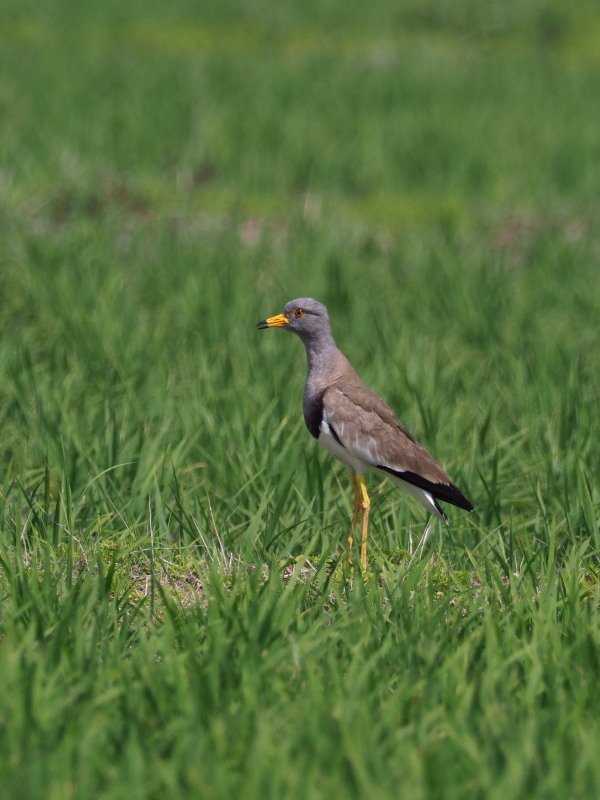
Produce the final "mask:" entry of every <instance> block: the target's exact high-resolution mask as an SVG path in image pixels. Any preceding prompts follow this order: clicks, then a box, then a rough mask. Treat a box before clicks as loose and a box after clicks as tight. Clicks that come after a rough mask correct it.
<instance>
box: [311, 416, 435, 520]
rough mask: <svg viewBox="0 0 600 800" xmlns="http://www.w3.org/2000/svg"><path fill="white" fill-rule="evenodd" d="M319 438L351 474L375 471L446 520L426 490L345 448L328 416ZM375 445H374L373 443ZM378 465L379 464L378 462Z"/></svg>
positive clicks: (352, 449) (396, 468)
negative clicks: (331, 426)
mask: <svg viewBox="0 0 600 800" xmlns="http://www.w3.org/2000/svg"><path fill="white" fill-rule="evenodd" d="M319 431H320V433H319V438H318V439H317V441H318V442H319V444H320V445H321V447H324V448H325V450H327V451H328V452H330V453H331V455H332V456H335V458H337V459H338V461H341V462H342V464H343V465H344V466H345V467H346V469H349V470H350V472H355V473H356V474H357V475H362V474H363V473H365V472H366V471H367V470H369V469H374V470H375V471H376V472H378V473H379V474H380V475H383V476H384V477H385V478H389V479H390V480H391V481H393V482H394V483H395V484H396V486H399V487H400V488H401V489H403V490H404V491H405V492H406V493H407V494H410V495H412V497H415V498H416V499H417V500H418V501H419V503H421V505H422V506H423V508H424V509H425V510H426V511H428V512H429V513H430V514H435V516H436V517H439V518H440V519H444V517H443V516H442V515H441V514H440V512H439V511H438V510H437V508H436V505H435V501H434V499H433V496H432V494H431V493H430V492H426V491H425V490H424V489H420V488H419V487H418V486H413V484H412V483H407V482H406V481H403V480H402V479H401V478H398V477H396V476H395V475H390V473H389V472H386V471H385V470H382V469H377V467H376V466H375V464H374V463H373V462H372V461H370V460H368V458H367V455H368V454H367V453H364V452H357V448H356V447H354V448H351V447H343V446H342V445H341V444H340V443H339V442H338V441H337V440H336V438H335V437H334V435H333V434H332V433H331V429H330V427H329V423H328V422H327V418H326V415H323V420H322V422H321V426H320V428H319ZM373 444H374V443H373ZM376 463H377V462H376ZM379 463H381V462H379ZM384 466H386V467H387V466H389V467H390V468H391V469H394V470H397V471H398V472H404V470H403V469H402V467H399V466H396V465H394V464H385V465H384Z"/></svg>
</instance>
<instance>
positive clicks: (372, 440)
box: [256, 297, 473, 569]
mask: <svg viewBox="0 0 600 800" xmlns="http://www.w3.org/2000/svg"><path fill="white" fill-rule="evenodd" d="M256 327H257V328H260V329H263V328H285V329H286V330H288V331H292V333H296V334H297V335H298V336H299V337H300V338H301V339H302V341H303V342H304V346H305V348H306V355H307V358H308V374H307V376H306V386H305V387H304V401H303V409H304V419H305V421H306V425H307V427H308V430H309V431H310V433H311V434H312V435H313V436H314V437H315V439H316V440H317V441H318V442H319V444H321V445H323V447H324V448H325V449H326V450H329V452H330V453H331V454H332V455H334V456H335V457H336V458H337V459H339V460H340V461H341V462H342V464H343V465H344V466H345V467H347V468H348V469H349V470H350V476H351V478H352V485H353V487H354V515H353V517H352V525H351V527H350V535H349V536H348V549H349V550H350V549H351V548H352V545H353V542H354V529H355V528H356V524H357V522H358V518H359V516H360V512H361V511H362V514H363V517H362V544H361V552H360V563H361V567H362V568H363V569H366V566H367V536H368V530H369V508H370V505H371V502H370V500H369V495H368V493H367V487H366V485H365V480H364V478H363V473H365V472H366V471H367V470H368V469H374V470H375V471H376V472H379V473H380V474H381V475H385V476H386V477H388V478H391V479H392V480H393V481H394V483H396V484H397V485H398V486H400V487H401V488H402V489H404V491H406V492H408V493H409V494H411V495H413V496H414V497H416V498H417V500H419V502H420V503H421V504H422V505H423V506H424V507H425V509H426V510H427V511H429V512H430V513H431V514H434V515H435V516H437V517H439V518H441V519H443V520H446V519H447V517H446V515H445V514H444V512H443V511H442V509H441V508H440V505H439V503H438V500H442V501H444V502H446V503H451V504H452V505H455V506H458V507H459V508H464V509H466V510H467V511H471V510H472V509H473V505H472V504H471V502H470V501H469V500H467V498H466V497H465V496H464V494H463V493H462V492H461V491H460V489H458V488H457V487H456V486H455V485H454V484H453V483H452V481H451V480H450V478H449V477H448V476H447V475H446V473H445V472H444V470H443V469H442V468H441V467H440V465H439V464H438V463H437V461H435V459H433V458H432V456H430V455H429V453H428V452H427V450H425V448H424V447H422V446H421V445H420V444H419V443H418V442H417V441H416V439H415V438H414V436H412V434H411V433H409V432H408V431H407V430H406V428H405V427H404V426H403V425H402V424H401V423H400V422H399V421H398V419H397V418H396V416H395V414H394V413H393V411H391V409H390V408H388V406H387V405H386V404H385V403H384V402H383V400H381V398H379V397H378V396H377V395H376V394H375V393H374V392H372V391H371V390H370V389H369V388H368V387H367V386H365V384H364V383H363V382H362V381H361V379H360V378H359V377H358V375H357V373H356V371H355V370H354V368H353V367H352V365H351V364H350V362H349V361H348V359H347V358H346V356H345V355H344V354H343V353H342V352H341V351H340V350H338V348H337V345H336V343H335V341H334V339H333V336H332V334H331V328H330V326H329V315H328V314H327V309H326V308H325V306H324V305H323V304H322V303H318V302H317V301H316V300H312V299H311V298H309V297H303V298H300V299H298V300H292V301H290V302H289V303H288V304H287V305H286V306H285V308H284V309H283V314H277V316H275V317H269V318H268V319H265V320H263V321H262V322H259V323H258V325H257V326H256Z"/></svg>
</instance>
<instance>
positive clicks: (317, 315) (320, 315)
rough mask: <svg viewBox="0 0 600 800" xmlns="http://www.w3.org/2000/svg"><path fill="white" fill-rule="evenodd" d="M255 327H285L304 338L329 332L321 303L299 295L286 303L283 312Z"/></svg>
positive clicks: (327, 319) (325, 313)
mask: <svg viewBox="0 0 600 800" xmlns="http://www.w3.org/2000/svg"><path fill="white" fill-rule="evenodd" d="M256 327H257V328H258V329H259V330H264V329H265V328H285V329H286V330H288V331H291V332H292V333H296V334H297V335H298V336H299V337H300V338H301V339H304V340H306V339H311V338H313V337H315V336H319V335H321V334H322V333H325V332H326V333H329V315H328V313H327V309H326V308H325V306H324V305H323V303H319V302H317V301H316V300H313V299H312V298H311V297H300V298H298V300H290V302H289V303H286V305H285V308H284V309H283V314H277V315H276V316H274V317H268V318H267V319H264V320H263V321H262V322H259V323H258V325H257V326H256Z"/></svg>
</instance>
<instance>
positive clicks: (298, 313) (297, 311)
mask: <svg viewBox="0 0 600 800" xmlns="http://www.w3.org/2000/svg"><path fill="white" fill-rule="evenodd" d="M294 316H295V317H298V319H300V317H303V316H304V311H302V309H301V308H296V309H295V310H294Z"/></svg>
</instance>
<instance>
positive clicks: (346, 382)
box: [323, 376, 473, 510]
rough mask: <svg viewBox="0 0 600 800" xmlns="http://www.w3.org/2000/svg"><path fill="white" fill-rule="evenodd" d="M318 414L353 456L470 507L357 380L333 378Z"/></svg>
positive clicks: (458, 503) (374, 397) (450, 501)
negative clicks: (320, 411)
mask: <svg viewBox="0 0 600 800" xmlns="http://www.w3.org/2000/svg"><path fill="white" fill-rule="evenodd" d="M323 413H324V417H325V418H326V420H327V422H328V423H329V425H330V426H331V427H332V429H333V431H334V435H336V436H337V437H338V439H339V441H340V443H341V444H342V445H343V446H344V447H345V448H346V449H347V450H349V452H350V453H352V454H353V455H355V456H356V457H358V458H361V459H362V460H364V461H366V462H368V463H369V464H371V465H372V467H374V468H375V469H378V470H380V471H382V472H386V473H388V474H390V475H393V476H395V477H397V478H399V479H401V480H403V481H405V482H406V483H410V484H413V485H414V486H418V487H419V488H420V489H424V490H425V491H427V492H430V493H431V494H432V495H433V497H435V498H437V499H439V500H445V501H446V502H448V503H452V504H453V505H457V506H460V507H461V508H466V509H468V510H471V509H472V507H473V506H472V504H471V503H470V502H469V500H467V498H466V497H465V496H464V495H463V494H462V493H461V492H460V490H459V489H458V488H457V487H456V486H454V484H453V483H452V481H451V480H450V478H449V477H448V475H446V473H445V472H444V470H443V469H442V468H441V467H440V465H439V464H438V463H437V461H436V460H435V459H434V458H433V456H431V455H430V454H429V453H428V452H427V450H425V448H424V447H423V446H422V445H420V444H419V443H418V442H417V440H416V439H415V437H414V436H413V435H412V434H411V433H410V432H409V431H408V430H407V429H406V428H405V427H404V425H402V423H401V422H400V421H399V420H398V419H397V417H396V415H395V414H394V413H393V411H392V410H391V409H390V408H389V407H388V406H387V405H386V404H385V403H384V402H383V400H382V399H381V398H380V397H378V396H377V395H376V394H375V393H374V392H372V391H371V390H370V389H369V388H368V387H367V386H365V384H364V383H363V382H362V381H361V380H360V379H359V378H358V376H357V377H356V378H355V379H354V380H352V379H347V378H346V379H341V380H338V381H336V383H334V384H333V385H332V386H330V387H329V389H327V391H326V392H325V394H324V396H323Z"/></svg>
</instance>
